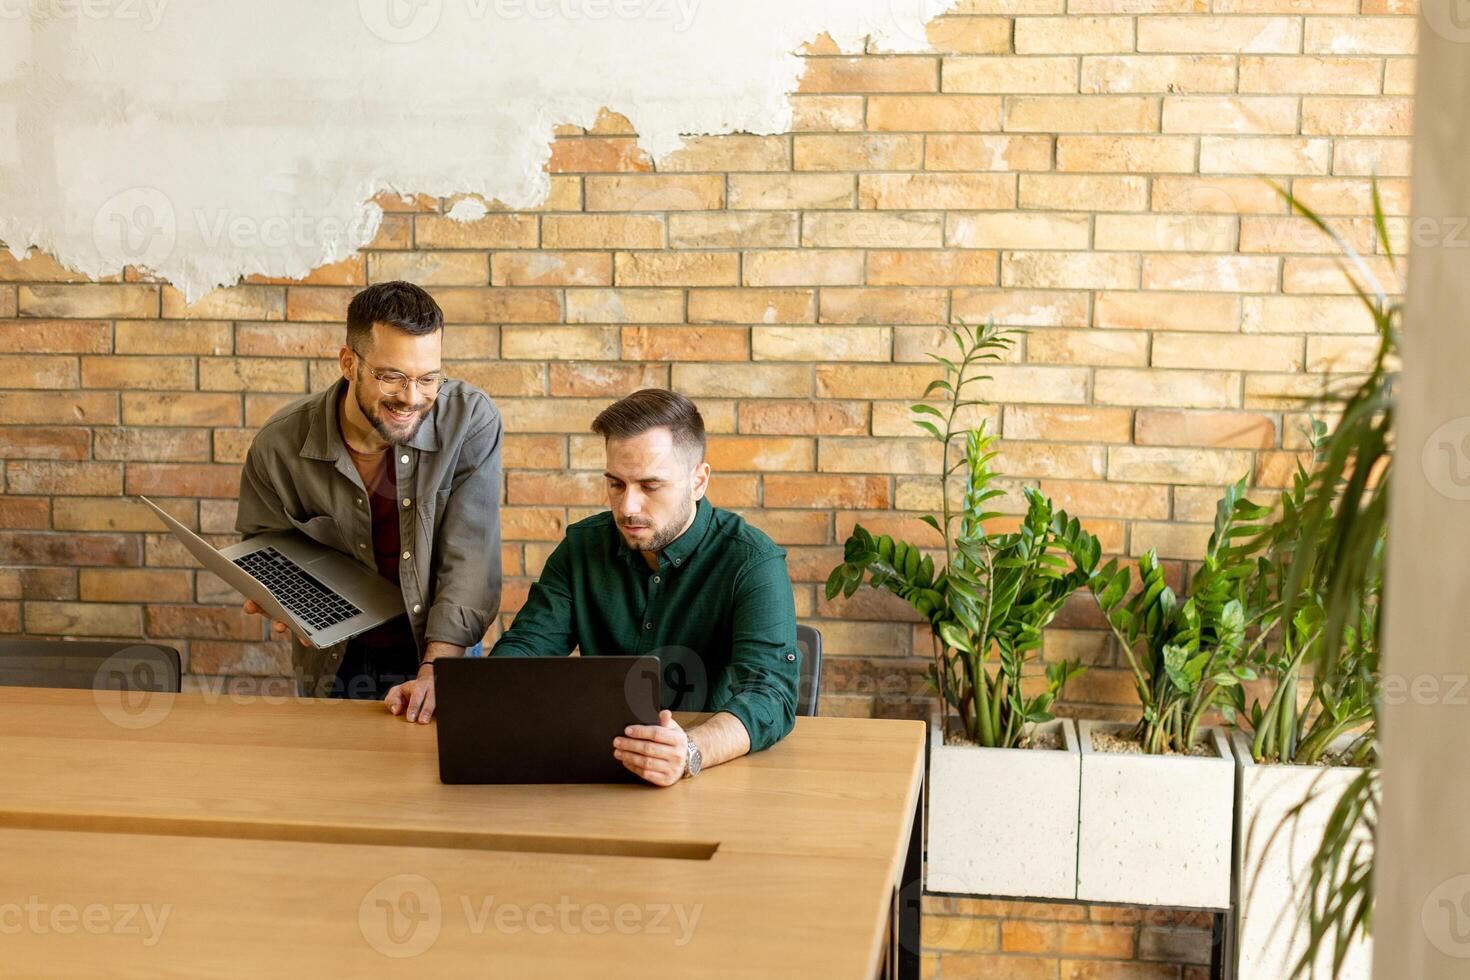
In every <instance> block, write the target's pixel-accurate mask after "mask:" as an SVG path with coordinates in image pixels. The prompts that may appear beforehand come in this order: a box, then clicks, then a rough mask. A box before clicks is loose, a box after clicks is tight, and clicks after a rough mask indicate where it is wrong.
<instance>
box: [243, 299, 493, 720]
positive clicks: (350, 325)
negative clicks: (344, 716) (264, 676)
mask: <svg viewBox="0 0 1470 980" xmlns="http://www.w3.org/2000/svg"><path fill="white" fill-rule="evenodd" d="M443 328H444V314H443V312H442V311H440V309H439V304H437V303H435V302H434V299H433V297H432V296H430V295H429V294H428V293H427V292H425V291H424V290H422V289H420V288H419V287H418V286H415V285H413V284H411V283H407V282H385V283H378V284H376V285H372V286H369V287H367V288H366V289H364V290H362V291H361V292H360V293H358V294H357V295H356V296H354V297H353V299H352V303H351V305H350V306H348V308H347V343H346V345H345V346H344V347H343V348H342V349H341V351H340V352H339V353H338V360H339V361H340V363H341V367H342V377H341V378H340V379H339V380H338V381H337V382H336V383H335V384H334V385H332V387H330V388H328V389H327V390H326V391H323V392H320V393H318V394H314V395H309V396H307V397H306V398H303V399H301V400H300V401H297V402H295V403H293V404H291V405H289V406H287V407H286V408H283V409H282V410H281V411H279V412H277V413H276V414H275V415H274V416H272V417H271V419H270V421H268V422H267V423H266V424H265V426H264V427H263V428H262V429H261V430H260V432H259V433H258V434H257V435H256V437H255V441H254V442H252V443H251V445H250V452H249V454H248V455H247V457H246V459H245V466H244V469H243V472H242V473H241V477H240V509H239V517H238V519H237V520H236V522H235V528H236V530H238V531H239V532H240V533H241V534H242V535H244V536H245V537H247V538H248V537H251V536H252V535H256V534H263V533H265V532H267V531H280V530H291V529H295V530H297V531H300V532H301V533H303V534H305V535H307V536H309V537H311V538H313V539H314V540H316V541H318V542H320V543H321V544H324V545H327V546H328V547H331V548H335V549H337V550H338V551H341V552H342V553H343V554H346V555H350V556H352V557H353V558H355V559H357V560H358V561H360V562H362V563H363V564H364V565H366V566H367V567H369V568H372V569H374V570H375V571H377V573H378V574H379V575H381V576H383V577H384V578H386V579H388V580H389V581H391V582H393V583H394V584H396V585H398V586H399V587H400V588H401V589H402V591H403V607H404V611H405V615H402V616H399V617H397V618H395V619H392V620H389V621H388V622H386V623H383V624H382V625H380V626H377V627H375V628H373V629H371V630H369V631H368V632H366V633H363V634H361V635H359V636H357V637H354V638H353V639H351V640H349V641H348V642H347V643H345V644H339V645H338V646H336V647H333V648H331V649H328V650H314V649H312V648H311V647H309V646H307V645H306V644H304V643H302V642H301V641H300V640H299V639H298V638H295V637H293V638H292V639H293V643H292V659H293V661H294V663H293V666H294V669H295V673H296V678H297V687H298V693H301V694H304V695H308V696H313V697H327V696H330V697H346V698H354V699H359V700H363V699H387V700H388V702H389V705H390V708H391V709H392V710H393V713H394V714H397V713H399V711H400V710H402V711H403V714H404V718H405V719H406V720H407V721H418V722H421V723H427V722H428V721H429V719H430V718H431V717H433V714H434V680H433V676H434V675H433V669H432V668H431V667H429V666H428V664H429V663H431V662H432V661H433V660H435V659H437V658H439V657H458V656H463V655H464V653H465V650H466V648H470V649H471V651H472V653H477V652H478V647H479V643H480V638H481V637H482V636H483V635H484V633H485V630H486V628H487V627H488V626H489V625H490V623H491V621H492V620H493V619H494V618H495V615H496V613H497V612H498V611H499V608H500V577H501V572H500V445H501V433H502V426H501V421H500V413H499V411H497V410H496V408H495V405H494V403H493V402H491V400H490V397H489V396H488V395H486V394H485V393H484V392H483V391H480V390H479V389H478V388H475V387H473V386H472V385H469V384H466V383H464V382H463V381H450V380H446V379H445V377H444V368H443V363H442V346H443V336H444V329H443ZM245 608H246V610H247V611H249V612H253V613H260V612H262V610H261V609H260V607H259V606H257V605H256V604H255V603H254V602H246V603H245ZM273 629H274V631H275V633H276V635H278V636H279V635H284V634H285V633H286V632H287V626H286V624H284V623H280V622H277V623H275V624H274V625H273ZM400 691H407V696H406V697H403V698H397V697H394V696H393V695H394V694H395V693H397V692H400Z"/></svg>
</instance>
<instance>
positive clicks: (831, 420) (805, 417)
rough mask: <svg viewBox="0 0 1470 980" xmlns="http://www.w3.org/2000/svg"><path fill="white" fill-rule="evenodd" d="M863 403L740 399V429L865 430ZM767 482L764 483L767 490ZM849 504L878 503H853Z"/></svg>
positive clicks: (843, 432)
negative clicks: (744, 400) (742, 400)
mask: <svg viewBox="0 0 1470 980" xmlns="http://www.w3.org/2000/svg"><path fill="white" fill-rule="evenodd" d="M867 425H868V412H867V406H866V405H863V404H862V403H859V402H852V401H830V402H827V401H746V402H741V403H740V431H741V432H743V433H750V434H752V435H806V434H812V435H839V436H860V435H866V434H867ZM769 487H770V484H769V483H767V491H768V492H769ZM851 506H875V507H876V506H880V505H878V504H873V505H868V504H861V505H858V504H854V505H851Z"/></svg>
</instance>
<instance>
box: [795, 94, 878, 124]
mask: <svg viewBox="0 0 1470 980" xmlns="http://www.w3.org/2000/svg"><path fill="white" fill-rule="evenodd" d="M791 110H792V115H793V117H794V118H793V119H792V121H791V131H792V132H793V133H833V132H854V131H856V130H860V129H862V128H863V99H862V96H860V95H793V96H791Z"/></svg>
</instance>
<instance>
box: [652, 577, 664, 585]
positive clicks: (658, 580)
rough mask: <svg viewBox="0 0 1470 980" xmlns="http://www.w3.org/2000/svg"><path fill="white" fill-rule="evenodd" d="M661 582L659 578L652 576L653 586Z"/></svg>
mask: <svg viewBox="0 0 1470 980" xmlns="http://www.w3.org/2000/svg"><path fill="white" fill-rule="evenodd" d="M662 581H663V579H661V578H659V577H658V576H657V575H655V576H654V577H653V584H654V585H657V584H658V583H660V582H662Z"/></svg>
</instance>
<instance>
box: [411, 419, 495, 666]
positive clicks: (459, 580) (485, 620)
mask: <svg viewBox="0 0 1470 980" xmlns="http://www.w3.org/2000/svg"><path fill="white" fill-rule="evenodd" d="M485 406H486V412H485V414H486V415H487V416H488V417H487V418H485V420H484V421H483V424H481V425H480V426H479V427H478V428H476V429H475V430H474V431H473V432H471V433H470V435H469V436H467V437H466V438H465V441H464V443H463V445H462V446H461V450H460V458H459V464H458V467H457V468H456V471H455V475H454V480H453V483H452V485H451V490H450V493H449V497H448V499H447V500H446V501H445V503H444V511H443V515H442V517H441V519H440V523H439V529H438V540H437V541H436V542H435V546H434V549H433V555H434V595H433V599H432V601H431V603H430V605H429V615H428V620H427V624H426V626H425V628H424V639H425V641H427V642H429V643H453V644H455V645H457V646H465V647H468V646H473V645H474V644H476V643H478V642H479V641H480V638H481V637H482V636H484V635H485V630H486V629H488V628H489V626H490V623H491V621H492V620H493V619H494V618H495V616H496V614H497V613H498V612H499V610H500V586H501V567H500V446H501V442H502V438H501V437H502V433H503V431H504V427H503V426H502V424H501V420H500V413H499V412H497V411H496V410H495V409H494V408H493V407H491V406H490V405H489V402H488V400H486V403H485Z"/></svg>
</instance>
